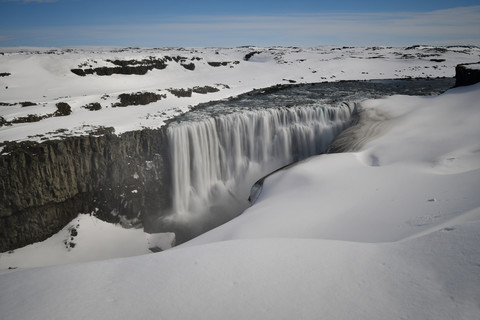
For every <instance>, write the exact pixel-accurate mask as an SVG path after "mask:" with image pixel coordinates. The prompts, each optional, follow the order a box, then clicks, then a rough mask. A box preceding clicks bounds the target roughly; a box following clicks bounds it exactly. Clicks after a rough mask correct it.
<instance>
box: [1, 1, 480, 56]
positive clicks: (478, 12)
mask: <svg viewBox="0 0 480 320" xmlns="http://www.w3.org/2000/svg"><path fill="white" fill-rule="evenodd" d="M413 44H432V45H457V44H460V45H480V0H434V1H432V0H403V1H388V0H383V1H373V0H363V1H358V0H336V1H331V0H330V1H323V0H296V1H294V0H289V1H285V0H266V1H261V0H256V1H252V0H242V1H225V0H223V1H219V0H213V1H200V0H196V1H191V0H157V1H155V0H137V1H126V0H105V1H102V0H0V46H4V47H5V46H42V47H62V46H63V47H65V46H66V47H68V46H140V47H176V46H184V47H235V46H242V45H257V46H275V45H280V46H290V45H295V46H319V45H392V46H402V45H413Z"/></svg>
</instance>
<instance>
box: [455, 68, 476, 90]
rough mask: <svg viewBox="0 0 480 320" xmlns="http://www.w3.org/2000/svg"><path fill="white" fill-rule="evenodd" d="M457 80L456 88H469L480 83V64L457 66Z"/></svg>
mask: <svg viewBox="0 0 480 320" xmlns="http://www.w3.org/2000/svg"><path fill="white" fill-rule="evenodd" d="M455 79H456V82H455V87H461V86H469V85H472V84H475V83H478V82H480V62H476V63H468V64H459V65H457V67H456V68H455Z"/></svg>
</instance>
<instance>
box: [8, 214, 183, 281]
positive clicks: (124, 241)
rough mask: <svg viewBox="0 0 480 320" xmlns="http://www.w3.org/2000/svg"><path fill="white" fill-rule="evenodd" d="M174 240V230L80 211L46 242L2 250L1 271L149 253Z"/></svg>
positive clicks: (168, 246) (167, 245)
mask: <svg viewBox="0 0 480 320" xmlns="http://www.w3.org/2000/svg"><path fill="white" fill-rule="evenodd" d="M174 240H175V239H174V235H173V234H171V233H164V234H146V233H144V232H143V229H125V228H123V227H121V226H119V225H113V224H111V223H107V222H105V221H102V220H99V219H97V218H96V217H94V216H92V215H89V214H80V215H78V217H77V218H75V219H74V220H73V221H72V222H70V223H69V224H68V225H66V226H65V228H63V229H62V230H61V231H60V232H58V233H57V234H55V235H54V236H52V237H50V238H48V239H47V240H45V241H42V242H38V243H34V244H31V245H28V246H25V247H23V248H20V249H16V250H14V251H13V252H5V253H0V272H5V271H6V270H15V269H17V268H20V269H22V268H32V267H41V266H50V265H56V264H64V263H75V262H84V261H93V260H101V259H111V258H118V257H129V256H136V255H140V254H147V253H151V251H150V250H149V248H155V247H157V248H160V249H168V248H171V247H172V242H173V241H174ZM9 268H10V269H9Z"/></svg>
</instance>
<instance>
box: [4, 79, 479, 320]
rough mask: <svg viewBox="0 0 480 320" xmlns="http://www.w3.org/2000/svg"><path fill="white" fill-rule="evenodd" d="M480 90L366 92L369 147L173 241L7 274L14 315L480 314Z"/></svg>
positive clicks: (281, 182)
mask: <svg viewBox="0 0 480 320" xmlns="http://www.w3.org/2000/svg"><path fill="white" fill-rule="evenodd" d="M478 101H480V84H479V85H474V86H470V87H465V88H457V89H453V90H450V91H448V92H447V93H446V94H443V95H441V96H438V97H427V98H425V97H405V96H394V97H389V98H386V99H380V100H369V101H365V102H364V103H363V105H362V107H363V108H364V110H366V111H367V112H366V113H365V114H367V115H370V117H368V116H367V117H365V118H364V119H362V122H361V124H360V125H359V127H358V130H363V131H362V132H364V133H365V132H367V133H371V134H372V136H371V137H370V138H369V139H365V141H364V144H363V146H360V147H359V149H358V150H356V151H352V152H349V153H344V154H329V155H322V156H318V157H315V158H312V159H309V160H307V161H304V162H302V163H299V164H297V165H295V166H293V167H291V168H289V169H287V170H283V171H279V172H277V173H275V174H273V175H271V176H270V177H268V178H267V179H266V180H265V183H264V186H263V191H262V193H261V194H260V197H259V198H258V200H257V202H256V203H255V204H254V205H253V206H252V207H251V208H249V209H248V210H247V211H246V212H245V213H244V214H243V215H241V216H240V217H238V218H236V219H234V220H232V221H230V222H229V223H227V224H225V225H223V226H221V227H219V228H217V229H214V230H212V231H210V232H208V233H206V234H204V235H202V236H200V237H199V238H197V239H194V240H192V241H190V242H188V243H185V244H183V245H181V246H179V247H176V248H174V249H171V250H167V251H164V252H161V253H157V254H150V255H143V256H138V257H131V258H122V259H113V260H106V261H95V262H90V263H79V264H70V265H61V266H53V267H46V268H34V269H28V270H19V271H16V272H11V273H8V274H3V275H1V276H0V287H1V288H2V290H1V291H0V310H1V311H0V314H1V317H2V319H7V320H9V319H59V318H65V317H68V318H69V319H105V318H115V319H132V318H140V319H158V318H166V319H191V318H195V319H252V318H253V319H293V318H295V319H297V318H300V319H318V318H326V319H370V320H371V319H476V318H478V315H479V314H480V304H479V301H480V246H479V243H480V199H479V198H478V190H480V145H479V141H480V140H479V139H478V138H479V136H480V129H479V127H478V123H479V120H480V112H479V109H478V107H479V105H478ZM375 116H376V117H375ZM380 118H381V119H382V121H381V124H382V125H380V126H379V125H378V120H379V119H380ZM372 132H373V133H375V134H373V133H372ZM80 234H81V230H80V231H79V235H80Z"/></svg>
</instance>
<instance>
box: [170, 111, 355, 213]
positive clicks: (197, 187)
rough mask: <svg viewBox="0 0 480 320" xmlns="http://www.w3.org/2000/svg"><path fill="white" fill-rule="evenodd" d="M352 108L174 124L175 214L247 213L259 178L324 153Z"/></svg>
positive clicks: (242, 115)
mask: <svg viewBox="0 0 480 320" xmlns="http://www.w3.org/2000/svg"><path fill="white" fill-rule="evenodd" d="M353 108H354V105H353V103H351V104H346V103H344V104H342V105H340V106H335V107H332V106H321V105H308V106H301V107H280V108H268V109H255V110H244V111H238V112H233V113H229V114H220V115H219V114H216V115H215V116H207V117H203V118H202V119H200V120H197V121H190V120H187V121H182V122H177V123H171V124H170V126H169V128H168V130H167V135H168V139H169V145H170V156H171V166H172V182H173V211H174V213H175V215H176V216H177V217H180V218H184V219H188V218H189V217H192V216H193V215H196V214H199V213H210V214H212V212H213V211H215V214H217V211H220V213H219V214H223V213H224V212H225V211H238V210H243V209H245V208H246V207H247V206H248V201H247V199H248V195H249V192H250V187H251V186H252V185H253V183H254V182H255V181H256V180H257V179H259V178H261V177H262V176H264V175H266V174H268V173H269V172H271V171H273V170H276V169H278V168H280V167H282V166H285V165H287V164H290V163H292V162H294V161H298V160H301V159H305V158H307V157H309V156H312V155H315V154H319V153H322V152H324V151H325V150H326V148H327V147H328V145H329V144H330V143H331V142H332V140H333V139H334V138H335V137H336V136H337V135H338V134H339V133H340V132H341V131H342V130H343V129H344V128H345V127H346V126H348V125H349V122H350V116H351V113H352V111H353ZM239 212H241V211H239ZM239 212H235V214H238V213H239ZM225 214H227V213H225Z"/></svg>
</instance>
